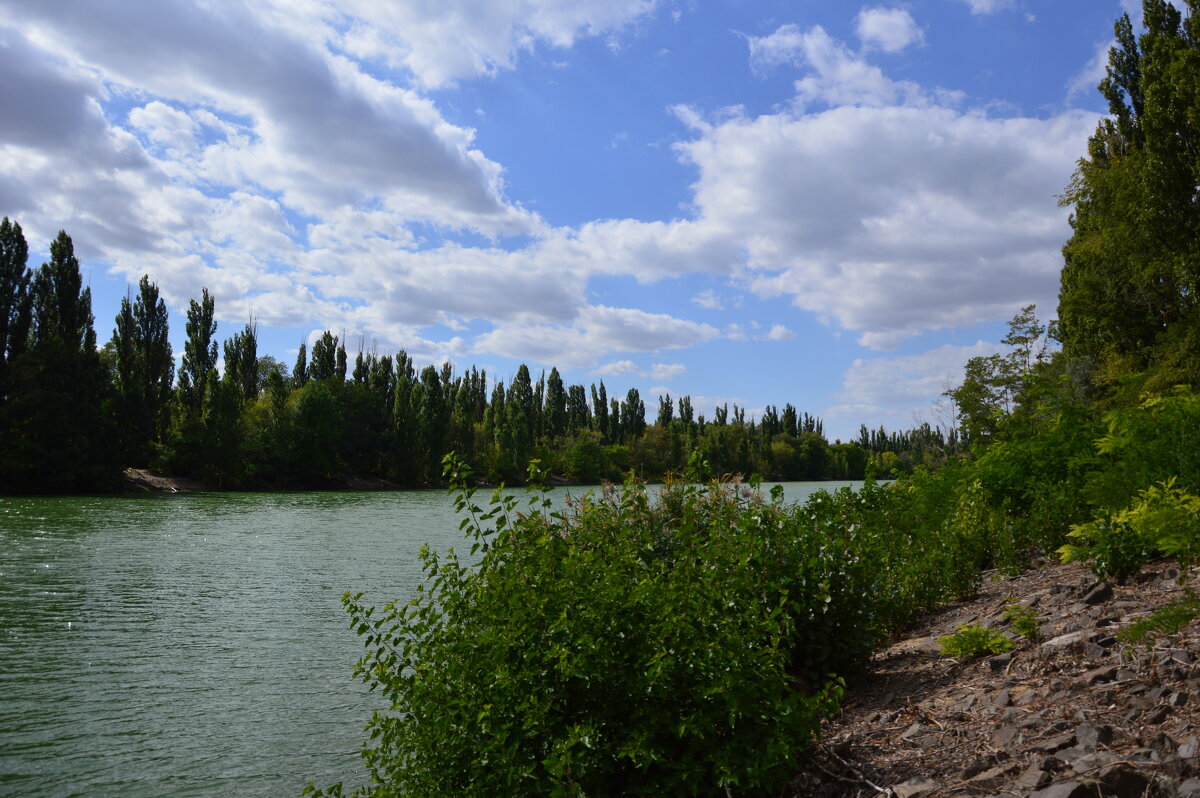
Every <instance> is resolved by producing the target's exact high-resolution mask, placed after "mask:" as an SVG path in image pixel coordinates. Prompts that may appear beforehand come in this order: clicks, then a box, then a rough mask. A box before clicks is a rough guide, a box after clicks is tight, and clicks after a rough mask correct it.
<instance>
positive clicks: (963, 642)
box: [938, 624, 1016, 659]
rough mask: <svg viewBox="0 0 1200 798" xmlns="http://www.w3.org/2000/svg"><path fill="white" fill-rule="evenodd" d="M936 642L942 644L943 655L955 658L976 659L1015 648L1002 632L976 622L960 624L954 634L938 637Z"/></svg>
mask: <svg viewBox="0 0 1200 798" xmlns="http://www.w3.org/2000/svg"><path fill="white" fill-rule="evenodd" d="M938 642H939V643H941V645H942V655H943V656H947V657H954V658H956V659H977V658H979V657H984V656H991V655H993V654H1003V653H1004V652H1005V651H1012V650H1013V649H1014V648H1016V645H1015V644H1014V643H1013V641H1011V640H1009V639H1008V638H1007V637H1005V636H1004V634H1003V633H1002V632H999V631H997V630H995V629H988V628H987V627H986V626H980V625H978V624H968V625H966V626H960V627H959V628H958V629H957V630H955V632H954V634H952V635H946V636H945V637H939V638H938Z"/></svg>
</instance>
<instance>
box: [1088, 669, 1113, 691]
mask: <svg viewBox="0 0 1200 798" xmlns="http://www.w3.org/2000/svg"><path fill="white" fill-rule="evenodd" d="M1082 678H1083V681H1084V683H1085V684H1086V685H1087V686H1088V687H1091V686H1092V685H1096V684H1107V683H1108V682H1115V681H1116V680H1117V666H1116V665H1107V666H1105V667H1102V668H1093V669H1092V670H1090V671H1087V672H1086V673H1084V674H1083V677H1082Z"/></svg>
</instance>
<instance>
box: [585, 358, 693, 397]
mask: <svg viewBox="0 0 1200 798" xmlns="http://www.w3.org/2000/svg"><path fill="white" fill-rule="evenodd" d="M592 373H593V374H599V375H601V376H604V377H625V376H630V375H633V376H638V377H648V378H650V379H654V380H660V381H663V382H667V381H670V380H672V379H674V378H675V377H678V376H680V375H682V374H686V373H687V367H686V366H684V365H683V364H682V363H655V364H654V365H652V366H651V367H650V368H648V369H644V368H642V367H641V366H639V365H637V364H636V363H634V362H633V361H632V360H617V361H614V362H612V363H605V364H604V365H603V366H600V367H599V368H596V369H594V370H593V372H592ZM665 390H666V389H665V388H662V387H661V386H660V387H658V388H654V389H651V392H652V393H653V392H659V393H662V392H663V391H665Z"/></svg>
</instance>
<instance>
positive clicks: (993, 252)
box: [679, 28, 1096, 348]
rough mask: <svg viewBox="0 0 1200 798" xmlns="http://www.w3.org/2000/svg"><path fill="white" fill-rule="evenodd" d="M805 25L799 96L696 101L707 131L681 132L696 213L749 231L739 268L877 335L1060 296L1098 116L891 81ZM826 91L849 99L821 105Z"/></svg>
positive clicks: (887, 336) (1004, 311)
mask: <svg viewBox="0 0 1200 798" xmlns="http://www.w3.org/2000/svg"><path fill="white" fill-rule="evenodd" d="M797 40H798V41H800V42H802V44H801V45H800V47H801V49H802V50H804V52H805V63H807V64H809V65H810V67H811V69H812V70H813V74H811V75H809V76H808V77H806V78H803V79H801V80H800V81H798V82H797V93H798V98H799V99H800V100H801V103H800V104H798V105H797V106H796V107H794V108H792V109H788V110H785V111H781V112H777V113H771V114H764V115H762V116H758V117H753V118H749V117H746V116H734V117H730V118H723V119H720V120H717V121H706V120H704V119H703V118H702V117H701V116H700V115H699V114H698V113H694V114H692V115H691V116H689V115H687V114H682V115H681V118H683V119H690V120H691V121H692V125H691V126H692V128H693V130H694V131H695V132H696V138H694V139H693V140H692V141H689V142H687V143H685V144H682V145H680V146H679V150H680V152H681V155H682V157H683V158H684V159H685V160H687V161H688V162H690V163H692V164H694V165H695V166H696V167H697V169H698V170H699V174H700V177H699V179H698V180H697V181H696V183H695V184H694V192H695V193H694V204H695V206H696V208H697V209H698V216H697V218H696V219H695V221H694V222H693V223H692V224H693V226H694V227H696V228H697V229H699V230H704V231H708V232H710V233H711V231H714V230H720V231H725V234H728V235H733V236H736V237H737V239H738V240H739V241H741V242H743V243H744V248H743V253H744V260H743V265H742V266H741V267H739V269H737V270H736V276H737V277H738V279H740V280H744V281H745V284H747V285H748V286H749V287H750V288H751V289H752V290H753V291H755V292H756V293H757V294H758V295H760V296H763V297H775V296H790V297H791V298H792V301H793V303H794V304H795V305H796V306H798V307H800V308H803V309H805V310H808V311H811V312H813V313H815V314H817V315H818V316H819V317H820V318H822V319H823V320H825V321H826V322H828V323H830V324H833V325H836V326H837V327H839V328H842V329H846V330H853V331H857V332H859V333H860V339H859V340H860V343H862V344H864V345H867V346H871V347H877V348H889V347H892V346H895V345H896V344H897V343H898V342H899V341H900V340H902V339H904V338H906V337H908V336H911V335H915V334H917V333H919V332H921V331H923V330H927V329H931V328H939V327H951V326H957V325H961V324H969V323H974V322H977V321H979V320H983V319H1003V318H1007V317H1008V316H1009V315H1011V313H1012V311H1013V310H1014V309H1016V308H1017V307H1020V306H1021V305H1023V304H1029V303H1037V304H1039V305H1040V306H1042V307H1053V305H1054V301H1055V296H1056V293H1057V283H1058V270H1059V267H1060V264H1061V255H1060V252H1059V250H1060V247H1061V245H1062V242H1063V240H1065V239H1066V237H1067V236H1068V235H1069V232H1070V231H1069V228H1068V225H1067V218H1066V212H1065V211H1062V210H1060V209H1058V208H1057V207H1056V204H1055V202H1054V197H1055V195H1056V194H1058V193H1059V192H1061V191H1062V187H1063V186H1064V185H1066V184H1067V182H1068V180H1069V179H1070V175H1071V170H1072V169H1073V165H1074V163H1075V160H1076V159H1077V158H1078V156H1079V153H1080V152H1083V151H1084V148H1085V144H1086V141H1087V137H1088V135H1089V134H1090V133H1091V132H1092V131H1093V130H1094V128H1095V123H1096V116H1095V115H1094V114H1090V113H1085V112H1080V111H1068V112H1064V113H1061V114H1059V115H1057V116H1052V117H1049V118H1045V119H1035V118H1026V117H1020V116H1015V117H1009V118H996V117H992V116H990V115H988V114H987V113H986V112H985V111H982V110H975V109H966V110H962V109H960V108H958V107H957V105H956V104H955V103H953V102H948V101H947V98H945V97H944V96H939V95H938V94H937V93H936V92H929V91H925V90H922V89H920V88H919V87H915V86H907V85H903V84H896V83H894V82H892V81H890V80H889V79H888V78H887V77H886V76H884V75H883V73H882V72H880V71H878V70H877V69H875V68H874V67H871V66H869V65H867V64H865V63H864V62H862V61H861V59H859V57H858V56H855V55H854V54H852V53H851V52H850V51H849V50H847V49H846V48H845V47H844V46H843V45H841V44H840V43H838V42H836V41H834V40H833V39H832V38H830V37H829V36H828V34H827V33H826V32H825V31H824V30H822V29H820V28H813V29H812V30H810V31H809V32H807V33H804V34H798V39H797ZM818 97H820V98H823V100H824V101H825V102H826V103H834V104H835V107H829V108H827V109H825V110H820V111H809V110H806V109H807V106H808V104H809V101H811V100H812V99H814V98H818ZM718 240H719V238H718ZM735 334H736V333H735Z"/></svg>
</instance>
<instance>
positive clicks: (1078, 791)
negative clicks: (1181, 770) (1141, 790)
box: [1029, 781, 1200, 798]
mask: <svg viewBox="0 0 1200 798" xmlns="http://www.w3.org/2000/svg"><path fill="white" fill-rule="evenodd" d="M1097 794H1098V793H1097V792H1096V788H1095V786H1094V785H1091V784H1084V783H1083V782H1079V781H1064V782H1060V783H1058V784H1051V785H1050V786H1049V787H1046V788H1044V789H1041V790H1038V791H1037V792H1035V793H1031V794H1030V796H1029V798H1096V796H1097ZM1197 798H1200V793H1197Z"/></svg>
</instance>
